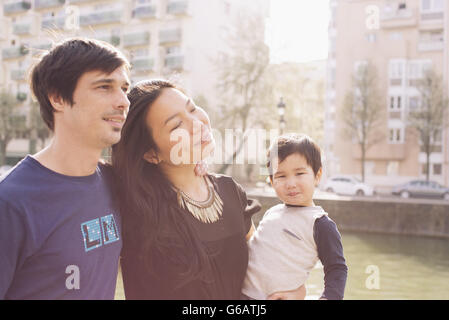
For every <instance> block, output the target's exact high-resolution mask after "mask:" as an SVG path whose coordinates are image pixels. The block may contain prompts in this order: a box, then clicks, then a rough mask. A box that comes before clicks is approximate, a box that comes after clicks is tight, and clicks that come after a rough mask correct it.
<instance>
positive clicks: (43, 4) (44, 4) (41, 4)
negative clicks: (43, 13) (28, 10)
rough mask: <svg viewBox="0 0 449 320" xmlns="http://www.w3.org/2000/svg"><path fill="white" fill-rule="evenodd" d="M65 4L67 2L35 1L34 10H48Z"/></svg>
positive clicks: (58, 0)
mask: <svg viewBox="0 0 449 320" xmlns="http://www.w3.org/2000/svg"><path fill="white" fill-rule="evenodd" d="M64 4H65V0H34V9H35V10H40V9H47V8H53V7H59V6H62V5H64Z"/></svg>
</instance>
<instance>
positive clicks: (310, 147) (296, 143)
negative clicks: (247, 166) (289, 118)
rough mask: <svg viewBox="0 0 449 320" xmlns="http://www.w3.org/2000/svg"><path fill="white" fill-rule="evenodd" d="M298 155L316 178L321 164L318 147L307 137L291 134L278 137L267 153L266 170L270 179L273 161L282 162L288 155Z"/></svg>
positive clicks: (271, 177)
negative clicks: (304, 160)
mask: <svg viewBox="0 0 449 320" xmlns="http://www.w3.org/2000/svg"><path fill="white" fill-rule="evenodd" d="M295 153H297V154H300V155H302V156H303V157H304V158H305V159H306V162H307V164H308V165H309V166H310V167H311V168H312V170H313V173H314V175H315V176H316V175H317V173H318V171H319V170H320V168H321V167H322V164H321V149H320V147H319V146H318V145H317V144H316V143H315V142H314V141H313V140H312V139H311V138H310V137H309V136H307V135H305V134H298V133H292V134H287V135H282V136H280V137H278V138H277V139H276V140H275V141H274V142H273V144H272V145H271V146H270V149H269V150H268V153H267V159H268V160H267V168H268V172H269V175H270V179H271V180H273V173H274V172H273V161H274V160H276V159H278V163H281V162H282V161H284V160H285V159H286V158H287V157H288V156H289V155H292V154H295Z"/></svg>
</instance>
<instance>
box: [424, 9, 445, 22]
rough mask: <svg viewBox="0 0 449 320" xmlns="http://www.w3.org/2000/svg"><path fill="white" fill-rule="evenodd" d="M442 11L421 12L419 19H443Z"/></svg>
mask: <svg viewBox="0 0 449 320" xmlns="http://www.w3.org/2000/svg"><path fill="white" fill-rule="evenodd" d="M443 19H444V12H443V11H436V12H421V21H431V20H443Z"/></svg>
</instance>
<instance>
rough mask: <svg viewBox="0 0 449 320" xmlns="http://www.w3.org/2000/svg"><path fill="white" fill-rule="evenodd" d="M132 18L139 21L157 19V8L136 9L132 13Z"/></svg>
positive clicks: (144, 7) (143, 7)
mask: <svg viewBox="0 0 449 320" xmlns="http://www.w3.org/2000/svg"><path fill="white" fill-rule="evenodd" d="M132 17H133V18H137V19H148V18H155V17H156V7H155V6H142V7H136V8H135V9H134V10H133V12H132Z"/></svg>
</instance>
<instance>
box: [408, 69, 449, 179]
mask: <svg viewBox="0 0 449 320" xmlns="http://www.w3.org/2000/svg"><path fill="white" fill-rule="evenodd" d="M417 89H418V91H419V92H420V105H419V107H418V108H416V109H415V110H410V111H409V113H408V117H407V122H408V125H410V126H411V127H412V128H414V129H415V130H416V131H417V132H418V134H419V139H420V141H421V145H422V150H423V151H424V153H425V154H426V169H427V170H426V180H427V181H429V174H430V170H429V169H430V155H431V153H432V152H433V150H434V144H435V142H436V140H438V139H439V138H438V137H439V136H441V133H442V131H443V129H444V128H445V127H447V125H448V124H447V121H445V119H446V118H445V117H446V112H447V109H448V100H447V97H446V96H445V94H444V89H443V81H442V78H441V76H440V75H438V74H437V73H436V72H435V71H434V70H427V71H426V72H425V73H424V77H423V79H421V80H420V81H419V83H418V85H417Z"/></svg>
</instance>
